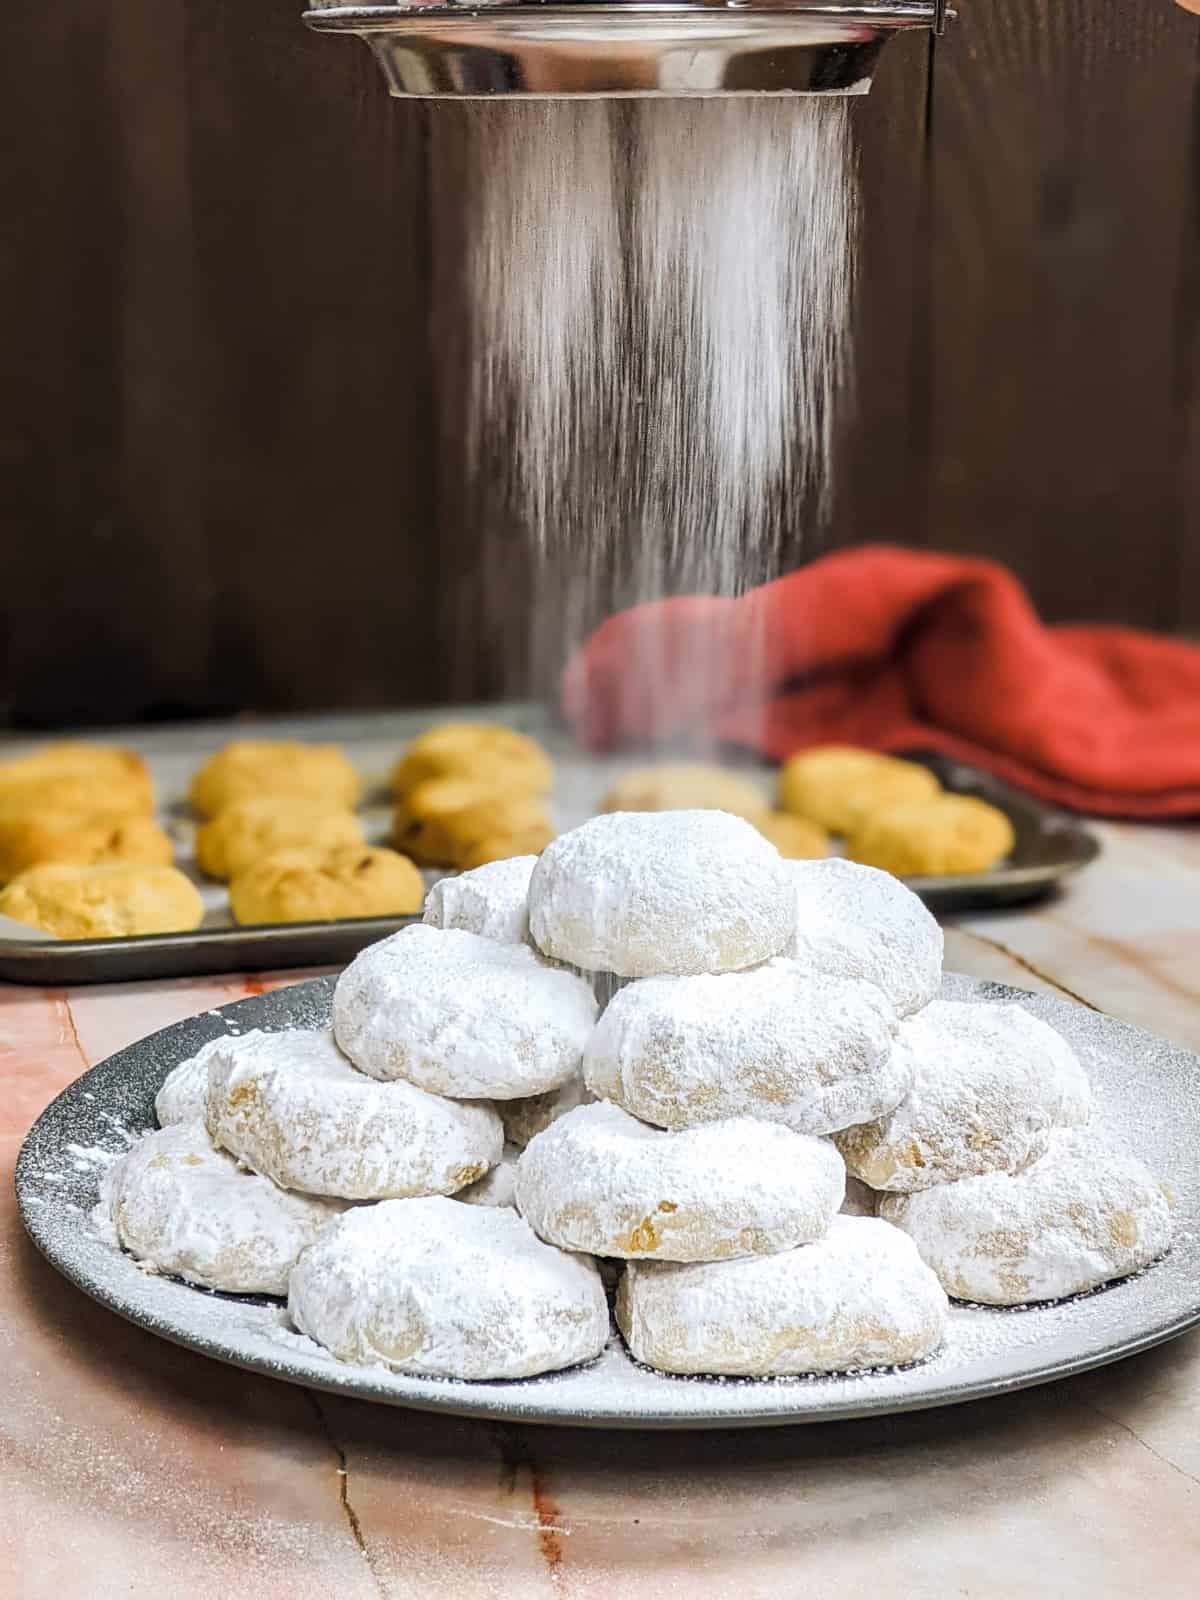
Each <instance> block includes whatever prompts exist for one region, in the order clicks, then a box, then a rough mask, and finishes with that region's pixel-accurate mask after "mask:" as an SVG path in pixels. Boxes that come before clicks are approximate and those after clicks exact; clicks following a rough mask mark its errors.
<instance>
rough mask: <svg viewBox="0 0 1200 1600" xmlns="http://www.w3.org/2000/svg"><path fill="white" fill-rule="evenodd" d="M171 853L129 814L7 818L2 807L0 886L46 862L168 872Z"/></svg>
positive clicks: (165, 840) (145, 820) (157, 834)
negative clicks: (131, 866) (161, 869)
mask: <svg viewBox="0 0 1200 1600" xmlns="http://www.w3.org/2000/svg"><path fill="white" fill-rule="evenodd" d="M174 858H175V849H174V846H173V845H172V844H171V840H170V838H169V837H168V836H167V834H166V833H165V832H164V831H163V830H162V828H160V827H159V826H158V824H157V823H156V822H155V821H153V819H152V818H150V817H143V816H138V815H137V814H136V813H135V812H130V811H101V812H80V811H54V810H48V811H46V810H43V811H37V812H29V813H25V812H23V811H16V812H5V810H4V809H3V804H2V802H0V883H3V882H5V881H7V880H8V879H9V878H15V877H16V875H17V874H18V873H19V872H24V871H25V869H26V868H27V867H36V866H41V865H43V864H44V863H46V862H50V861H62V862H67V863H69V864H70V865H72V866H80V867H93V866H111V865H115V864H118V863H122V862H123V863H128V864H130V865H133V866H141V867H169V866H170V865H171V862H172V861H173V860H174Z"/></svg>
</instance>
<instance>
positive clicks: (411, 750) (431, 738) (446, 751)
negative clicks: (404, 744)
mask: <svg viewBox="0 0 1200 1600" xmlns="http://www.w3.org/2000/svg"><path fill="white" fill-rule="evenodd" d="M434 778H468V779H470V780H471V781H473V782H476V783H482V784H494V785H496V787H498V788H502V789H505V790H507V791H509V792H515V791H517V790H520V791H522V792H523V793H525V794H545V793H546V792H547V791H548V790H549V788H550V785H551V784H552V783H553V781H554V768H553V766H552V764H551V761H550V757H549V756H548V755H547V754H546V752H545V751H544V750H543V749H542V747H541V745H540V744H538V742H537V740H536V739H531V738H530V737H529V736H528V734H524V733H518V732H517V731H516V729H515V728H505V727H502V726H501V725H500V724H499V723H495V722H443V723H440V724H439V725H438V726H437V727H436V728H430V729H429V730H428V732H426V733H423V734H421V735H420V737H419V738H416V739H414V740H413V742H412V743H411V744H410V745H409V747H408V749H407V750H406V751H405V752H404V755H403V756H402V757H401V758H400V760H399V762H397V764H396V766H395V767H394V768H393V770H392V778H391V784H392V792H393V794H395V795H396V796H397V797H398V798H402V797H403V796H404V795H406V794H408V793H409V792H410V790H412V789H415V788H416V787H417V786H418V785H419V784H424V783H427V782H429V781H430V780H431V779H434Z"/></svg>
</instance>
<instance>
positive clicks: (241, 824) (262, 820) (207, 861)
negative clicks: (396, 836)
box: [196, 795, 365, 878]
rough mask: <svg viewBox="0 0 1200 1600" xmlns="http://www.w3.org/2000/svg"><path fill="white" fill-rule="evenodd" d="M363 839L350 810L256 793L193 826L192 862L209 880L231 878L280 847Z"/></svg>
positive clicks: (352, 845)
mask: <svg viewBox="0 0 1200 1600" xmlns="http://www.w3.org/2000/svg"><path fill="white" fill-rule="evenodd" d="M364 843H365V835H364V834H363V826H362V823H361V822H360V821H359V819H358V818H357V817H356V816H355V815H354V813H353V811H339V810H334V809H333V808H332V807H330V806H328V805H327V804H326V803H325V802H324V801H323V800H306V799H304V798H303V797H301V796H298V795H258V796H257V797H256V798H255V799H253V800H239V801H238V802H237V803H236V804H235V805H231V806H226V807H225V809H224V810H223V811H220V812H218V813H217V815H216V816H215V817H213V818H212V819H211V820H210V821H208V822H206V823H204V825H203V826H202V827H200V828H198V829H197V830H196V860H197V861H198V862H199V864H200V870H201V871H202V872H206V873H207V874H208V875H209V877H210V878H236V877H238V876H239V874H241V873H243V872H245V871H246V870H247V869H248V868H249V867H252V866H253V865H254V863H255V862H256V861H260V860H261V859H262V857H263V856H269V855H275V854H276V853H277V852H278V851H280V850H326V849H331V848H332V847H333V846H335V845H348V846H349V847H350V848H351V849H352V850H353V849H357V848H359V847H360V846H361V845H362V844H364Z"/></svg>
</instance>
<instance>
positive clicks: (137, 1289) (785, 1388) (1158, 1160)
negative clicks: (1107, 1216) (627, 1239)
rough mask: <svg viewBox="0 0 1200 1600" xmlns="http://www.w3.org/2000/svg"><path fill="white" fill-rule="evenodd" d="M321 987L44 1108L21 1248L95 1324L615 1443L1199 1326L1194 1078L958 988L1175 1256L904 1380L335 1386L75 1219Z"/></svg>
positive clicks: (304, 1358) (1053, 1013) (236, 1314)
mask: <svg viewBox="0 0 1200 1600" xmlns="http://www.w3.org/2000/svg"><path fill="white" fill-rule="evenodd" d="M331 992H332V980H330V979H319V980H317V981H315V982H311V983H303V984H298V985H297V986H296V987H295V988H292V989H282V990H277V991H276V992H275V993H273V994H269V995H263V996H261V997H255V998H254V999H251V1000H242V1001H239V1002H238V1003H237V1004H236V1005H230V1006H224V1007H222V1008H221V1010H220V1011H210V1012H206V1013H205V1014H204V1015H203V1016H199V1017H194V1018H192V1019H190V1020H189V1021H187V1022H182V1023H178V1024H176V1025H175V1026H174V1027H171V1028H165V1029H164V1030H163V1031H162V1032H161V1033H156V1034H152V1035H151V1036H150V1037H149V1038H148V1039H143V1040H142V1041H141V1042H140V1043H139V1044H135V1045H131V1046H130V1047H129V1049H127V1050H122V1051H121V1052H120V1053H119V1054H118V1055H115V1056H112V1057H110V1059H109V1060H107V1061H105V1062H102V1063H101V1064H100V1065H99V1066H98V1067H95V1068H93V1069H92V1071H91V1072H88V1073H85V1074H84V1076H83V1077H82V1078H80V1079H79V1080H78V1081H77V1082H76V1083H73V1084H72V1085H71V1087H70V1088H69V1089H67V1090H66V1091H65V1092H64V1093H63V1094H61V1095H59V1097H58V1099H57V1100H55V1101H54V1102H53V1104H52V1105H50V1106H49V1107H48V1108H47V1110H46V1111H45V1112H43V1114H42V1116H41V1117H40V1118H39V1120H38V1122H37V1123H36V1124H35V1126H34V1128H33V1130H32V1132H31V1133H30V1135H29V1137H28V1139H27V1140H26V1142H25V1146H24V1148H23V1149H22V1151H21V1156H20V1160H19V1162H18V1164H17V1197H18V1201H19V1204H20V1208H21V1215H22V1218H23V1220H24V1222H25V1226H26V1228H27V1229H28V1230H29V1233H30V1235H31V1236H32V1238H33V1240H34V1242H35V1243H36V1244H37V1246H38V1248H39V1249H40V1250H41V1251H42V1253H43V1254H44V1255H45V1256H46V1258H47V1259H48V1260H49V1261H50V1262H51V1263H52V1264H53V1265H54V1266H55V1267H57V1268H58V1270H59V1271H60V1272H62V1273H63V1274H65V1276H66V1277H68V1278H70V1279H71V1281H72V1282H74V1283H76V1284H78V1286H79V1287H80V1288H81V1289H83V1290H84V1291H85V1292H86V1293H87V1294H89V1295H91V1296H92V1297H93V1299H95V1300H98V1301H100V1303H101V1304H102V1305H105V1306H108V1307H109V1308H110V1309H111V1310H113V1311H116V1312H118V1313H119V1314H120V1315H121V1316H124V1317H128V1318H129V1319H130V1321H132V1322H136V1323H138V1324H139V1325H140V1326H142V1327H143V1328H148V1329H149V1330H150V1331H151V1332H152V1333H157V1334H159V1335H161V1336H162V1337H163V1338H165V1339H171V1340H173V1341H174V1342H175V1343H177V1344H181V1345H185V1346H187V1347H188V1348H189V1349H192V1350H198V1351H200V1352H201V1353H203V1354H204V1355H208V1356H212V1357H214V1358H215V1359H217V1360H218V1361H228V1362H231V1363H232V1364H233V1365H235V1366H240V1367H248V1368H251V1369H252V1370H254V1371H256V1372H263V1373H267V1374H269V1375H270V1376H272V1377H276V1378H284V1379H288V1380H290V1381H292V1382H295V1383H303V1384H307V1385H309V1386H311V1387H312V1388H316V1389H328V1390H333V1391H336V1392H340V1393H343V1394H351V1395H357V1396H360V1397H361V1398H363V1399H366V1400H378V1401H383V1402H384V1403H386V1404H388V1405H401V1406H416V1407H418V1408H420V1409H422V1410H427V1411H449V1412H455V1413H459V1414H462V1415H472V1416H485V1417H492V1418H498V1419H506V1420H511V1421H517V1422H539V1423H559V1424H568V1425H572V1426H581V1425H586V1426H594V1427H630V1428H696V1427H705V1428H730V1427H750V1426H757V1425H761V1424H764V1423H785V1422H815V1421H828V1420H830V1419H832V1418H839V1417H860V1416H868V1415H872V1414H879V1413H884V1412H893V1411H909V1410H916V1409H919V1408H921V1407H925V1406H937V1405H944V1404H948V1403H951V1402H954V1401H960V1400H973V1399H977V1398H980V1397H982V1396H987V1395H995V1394H1004V1393H1006V1392H1007V1391H1008V1390H1010V1389H1019V1388H1024V1387H1026V1386H1027V1385H1029V1384H1035V1383H1044V1382H1046V1381H1047V1380H1048V1379H1051V1378H1059V1377H1063V1376H1065V1375H1067V1374H1070V1373H1074V1372H1082V1371H1085V1370H1086V1369H1087V1368H1089V1367H1095V1366H1100V1365H1102V1364H1103V1363H1105V1362H1108V1361H1117V1360H1119V1359H1120V1358H1121V1357H1123V1356H1128V1355H1132V1354H1134V1353H1135V1352H1136V1351H1139V1350H1145V1349H1147V1348H1148V1347H1149V1346H1151V1345H1154V1344H1158V1343H1160V1342H1161V1341H1162V1340H1164V1339H1170V1338H1173V1337H1174V1336H1175V1335H1176V1334H1179V1333H1182V1332H1183V1331H1184V1330H1185V1329H1187V1328H1190V1327H1192V1326H1193V1325H1195V1324H1196V1323H1198V1322H1200V1163H1198V1162H1197V1161H1196V1150H1197V1148H1200V1096H1197V1094H1196V1088H1197V1085H1198V1084H1200V1076H1198V1074H1200V1058H1198V1057H1196V1056H1194V1055H1192V1054H1190V1053H1189V1052H1188V1051H1186V1050H1181V1049H1179V1048H1177V1047H1176V1046H1174V1045H1171V1044H1168V1043H1166V1042H1165V1041H1164V1040H1162V1039H1157V1038H1155V1037H1154V1036H1153V1035H1151V1034H1147V1033H1143V1032H1141V1031H1140V1030H1139V1029H1136V1028H1131V1027H1128V1026H1127V1025H1125V1024H1124V1023H1119V1022H1114V1021H1112V1020H1111V1019H1110V1018H1108V1017H1104V1016H1101V1015H1100V1014H1099V1013H1097V1012H1094V1011H1089V1010H1085V1009H1084V1008H1083V1007H1081V1006H1074V1005H1067V1004H1063V1003H1061V1002H1058V1001H1053V1000H1047V999H1045V998H1043V997H1041V996H1038V995H1031V994H1025V993H1023V992H1022V991H1020V990H1015V989H1006V988H1003V987H1002V986H1000V985H996V984H981V983H976V982H974V981H973V980H969V979H966V978H955V977H951V978H948V979H947V980H946V992H947V994H948V995H949V996H950V997H952V998H955V999H965V1000H995V999H1016V1000H1020V1002H1021V1003H1022V1004H1023V1005H1026V1006H1028V1008H1029V1009H1030V1010H1031V1011H1033V1012H1035V1013H1036V1014H1037V1015H1039V1016H1042V1017H1044V1018H1045V1019H1046V1020H1047V1021H1049V1022H1051V1023H1053V1024H1054V1025H1055V1026H1056V1027H1057V1028H1059V1029H1060V1030H1061V1031H1062V1032H1063V1033H1064V1034H1065V1035H1066V1036H1067V1037H1068V1038H1069V1039H1070V1040H1071V1042H1072V1044H1073V1045H1074V1046H1075V1049H1076V1050H1077V1051H1078V1053H1079V1055H1080V1058H1081V1060H1082V1061H1083V1063H1084V1065H1085V1067H1086V1069H1087V1071H1088V1074H1089V1076H1090V1077H1091V1079H1092V1082H1093V1084H1094V1086H1095V1089H1096V1094H1097V1100H1098V1121H1099V1123H1100V1124H1101V1125H1102V1126H1103V1127H1105V1128H1106V1129H1107V1130H1109V1131H1111V1132H1112V1133H1113V1134H1115V1135H1116V1136H1117V1137H1119V1138H1120V1139H1121V1140H1122V1141H1123V1142H1124V1143H1126V1144H1127V1145H1128V1146H1129V1147H1130V1148H1131V1149H1133V1150H1135V1151H1137V1152H1138V1153H1139V1154H1140V1155H1142V1156H1143V1157H1144V1159H1145V1160H1146V1161H1147V1162H1148V1163H1149V1164H1150V1165H1151V1167H1152V1168H1153V1169H1154V1170H1155V1171H1156V1172H1157V1173H1158V1174H1159V1176H1160V1177H1161V1178H1162V1179H1163V1180H1164V1181H1165V1182H1166V1183H1168V1184H1169V1185H1170V1186H1171V1188H1172V1189H1173V1190H1174V1192H1175V1195H1176V1198H1177V1212H1176V1221H1177V1228H1176V1243H1175V1245H1174V1248H1173V1249H1172V1251H1171V1253H1170V1254H1169V1255H1168V1256H1167V1257H1166V1258H1165V1259H1164V1260H1163V1261H1161V1262H1159V1263H1158V1264H1157V1265H1155V1266H1153V1267H1151V1268H1150V1269H1149V1270H1148V1271H1147V1272H1145V1273H1143V1274H1141V1275H1140V1276H1139V1277H1136V1278H1130V1279H1127V1280H1126V1281H1124V1282H1122V1283H1118V1284H1114V1285H1112V1286H1111V1287H1109V1288H1107V1289H1103V1290H1100V1291H1098V1292H1097V1293H1094V1294H1091V1295H1086V1296H1082V1297H1079V1298H1077V1299H1075V1300H1070V1301H1064V1302H1062V1303H1059V1304H1056V1305H1049V1306H1043V1307H1041V1308H1033V1309H1029V1310H1020V1311H989V1310H983V1309H980V1308H968V1307H965V1306H956V1307H954V1309H953V1310H952V1313H951V1320H950V1332H949V1337H948V1339H947V1342H946V1344H945V1346H944V1348H943V1349H942V1350H941V1351H940V1352H939V1353H938V1354H937V1355H936V1356H934V1357H933V1358H932V1359H931V1360H929V1361H927V1362H924V1363H922V1364H921V1365H919V1366H915V1367H909V1368H906V1369H897V1370H888V1371H879V1372H869V1373H861V1374H857V1375H850V1376H845V1377H828V1378H825V1377H822V1378H811V1379H771V1380H767V1381H755V1380H751V1379H739V1380H724V1381H721V1380H711V1379H698V1378H670V1377H664V1376H662V1375H660V1374H658V1373H654V1372H650V1371H648V1370H646V1369H645V1368H643V1367H639V1366H636V1365H635V1364H634V1363H633V1362H632V1361H630V1359H629V1358H628V1356H627V1355H626V1354H625V1353H624V1350H623V1348H622V1347H621V1344H620V1340H619V1339H618V1338H617V1337H616V1336H614V1338H613V1341H612V1343H611V1344H610V1346H609V1348H608V1350H607V1351H606V1352H605V1353H604V1354H603V1355H602V1356H601V1357H600V1359H599V1360H598V1361H597V1362H595V1363H594V1364H593V1365H591V1366H590V1367H586V1368H580V1369H577V1370H575V1371H571V1372H565V1373H556V1374H553V1375H550V1376H547V1377H543V1378H537V1379H532V1380H526V1381H524V1382H520V1383H456V1382H439V1381H431V1380H428V1379H422V1378H409V1377H404V1376H402V1375H399V1374H393V1373H389V1372H386V1371H383V1370H381V1369H378V1368H365V1367H350V1366H344V1365H342V1364H341V1363H339V1362H337V1361H334V1360H333V1359H332V1358H331V1357H329V1356H327V1355H325V1354H324V1353H323V1352H322V1351H321V1350H320V1349H319V1347H318V1346H317V1345H315V1344H313V1343H311V1342H310V1341H309V1340H308V1339H305V1338H303V1337H301V1336H300V1335H298V1334H296V1333H294V1332H292V1331H291V1330H290V1329H289V1327H288V1323H287V1318H286V1314H285V1312H284V1310H283V1307H282V1306H281V1305H280V1304H278V1303H276V1302H273V1301H267V1300H261V1299H260V1300H245V1299H237V1298H234V1297H231V1296H224V1295H215V1294H210V1293H207V1292H204V1291H201V1290H197V1289H192V1288H189V1287H188V1286H187V1285H185V1284H183V1283H180V1282H177V1281H175V1280H174V1279H170V1278H163V1277H154V1276H150V1275H148V1274H146V1273H144V1272H142V1271H140V1270H139V1268H138V1267H137V1266H136V1265H135V1263H134V1262H133V1261H132V1260H131V1259H130V1258H129V1257H128V1256H124V1255H122V1254H120V1253H119V1252H118V1251H117V1250H115V1249H114V1248H112V1247H110V1246H109V1245H107V1244H104V1243H103V1242H102V1241H101V1239H100V1238H99V1237H98V1236H97V1234H96V1233H95V1232H94V1231H93V1229H92V1226H91V1223H90V1222H89V1217H88V1214H89V1212H90V1211H91V1209H92V1207H93V1206H94V1205H95V1203H96V1198H97V1187H98V1181H99V1174H100V1171H101V1170H102V1167H103V1165H104V1163H105V1161H106V1159H108V1158H109V1157H110V1156H111V1153H112V1152H114V1151H120V1150H122V1149H123V1148H124V1147H125V1145H126V1144H127V1142H128V1139H129V1136H130V1133H131V1132H136V1131H138V1130H140V1129H144V1128H148V1127H152V1126H153V1124H154V1095H155V1092H156V1091H157V1089H158V1086H159V1085H160V1084H161V1082H162V1080H163V1078H164V1077H165V1076H166V1074H167V1072H168V1071H169V1070H170V1069H171V1068H172V1067H173V1066H175V1065H176V1064H177V1063H178V1062H179V1061H181V1060H184V1059H185V1058H186V1057H187V1056H189V1055H191V1054H193V1053H194V1052H195V1051H196V1050H197V1049H198V1048H199V1046H200V1045H201V1044H203V1043H204V1042H205V1041H206V1040H208V1039H211V1038H213V1037H215V1036H216V1035H218V1034H220V1033H222V1032H224V1031H241V1030H245V1029H249V1028H257V1027H262V1028H287V1027H297V1026H301V1027H311V1026H313V1025H316V1024H320V1023H322V1022H324V1021H325V1020H326V1019H327V1017H328V1012H329V998H330V994H331Z"/></svg>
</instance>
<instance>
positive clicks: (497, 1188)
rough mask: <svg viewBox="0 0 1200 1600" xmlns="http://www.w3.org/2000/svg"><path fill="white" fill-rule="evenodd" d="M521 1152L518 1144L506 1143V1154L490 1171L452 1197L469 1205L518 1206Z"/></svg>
mask: <svg viewBox="0 0 1200 1600" xmlns="http://www.w3.org/2000/svg"><path fill="white" fill-rule="evenodd" d="M520 1154H521V1152H520V1151H519V1150H518V1149H517V1147H516V1145H511V1144H506V1145H505V1146H504V1154H503V1155H502V1156H501V1158H500V1160H499V1161H498V1162H497V1163H496V1165H495V1166H494V1167H493V1168H492V1170H491V1171H490V1172H485V1173H484V1175H483V1177H482V1178H479V1179H477V1180H476V1182H475V1183H471V1184H468V1185H467V1187H466V1188H465V1189H460V1190H459V1191H458V1193H457V1194H456V1195H453V1196H452V1197H451V1198H452V1199H455V1200H461V1201H463V1203H464V1204H466V1205H469V1206H513V1207H515V1206H516V1203H517V1158H518V1156H519V1155H520Z"/></svg>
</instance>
